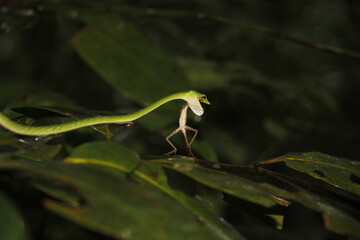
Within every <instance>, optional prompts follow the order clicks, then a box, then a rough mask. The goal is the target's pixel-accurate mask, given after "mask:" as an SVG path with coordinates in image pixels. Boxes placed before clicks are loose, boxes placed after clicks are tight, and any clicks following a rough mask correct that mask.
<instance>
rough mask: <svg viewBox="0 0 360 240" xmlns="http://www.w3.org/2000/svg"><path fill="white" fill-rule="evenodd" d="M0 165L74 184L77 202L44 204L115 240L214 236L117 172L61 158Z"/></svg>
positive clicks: (182, 210)
mask: <svg viewBox="0 0 360 240" xmlns="http://www.w3.org/2000/svg"><path fill="white" fill-rule="evenodd" d="M0 167H1V168H2V169H7V170H16V171H19V172H21V173H26V174H27V175H31V176H32V178H34V179H42V181H44V180H46V181H50V182H53V181H57V182H59V183H63V184H66V185H69V186H71V187H72V188H75V189H77V191H79V193H80V194H81V195H82V198H83V199H84V200H83V201H84V204H83V205H82V206H81V207H78V208H73V207H70V206H67V205H64V204H62V203H59V202H56V201H53V200H46V201H45V206H46V207H47V208H49V209H51V210H52V211H54V212H56V213H58V214H60V215H62V216H64V217H66V218H69V219H71V220H73V221H76V222H78V223H79V224H81V225H83V226H85V227H87V228H90V229H93V230H95V231H99V232H102V233H103V234H106V235H110V236H113V237H115V238H119V239H120V238H121V239H169V238H172V239H185V238H196V239H215V238H214V237H213V236H212V235H211V234H210V232H209V230H208V229H207V228H204V227H203V224H202V223H201V221H198V220H197V219H196V217H195V216H194V215H193V214H192V213H190V212H189V211H187V210H186V209H185V208H183V207H182V206H181V205H179V204H178V203H176V202H174V201H172V200H171V198H169V197H168V196H166V195H164V194H163V193H161V192H159V191H158V190H156V189H155V188H153V187H151V186H149V185H144V184H138V183H135V182H131V181H130V182H129V181H124V179H123V177H122V176H121V175H122V174H121V172H117V174H114V173H113V172H111V171H106V170H105V169H101V167H96V168H95V167H94V166H88V165H84V164H81V165H80V164H69V163H62V162H27V161H22V162H10V161H7V162H4V161H3V162H1V163H0ZM48 193H49V192H48ZM54 197H56V196H54Z"/></svg>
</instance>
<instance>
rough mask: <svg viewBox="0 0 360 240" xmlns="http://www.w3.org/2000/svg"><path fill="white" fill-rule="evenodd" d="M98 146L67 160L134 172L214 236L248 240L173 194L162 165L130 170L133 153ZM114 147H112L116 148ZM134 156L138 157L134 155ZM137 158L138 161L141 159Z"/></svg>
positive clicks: (190, 200)
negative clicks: (191, 214) (197, 219)
mask: <svg viewBox="0 0 360 240" xmlns="http://www.w3.org/2000/svg"><path fill="white" fill-rule="evenodd" d="M96 144H99V145H100V146H101V147H97V146H95V145H96ZM96 144H94V143H89V144H84V145H82V146H80V147H78V148H77V149H75V150H74V152H73V153H72V154H71V156H70V157H69V158H67V159H66V161H67V162H71V163H79V164H94V165H98V166H107V167H110V168H112V169H115V170H120V171H125V172H129V171H130V170H131V172H132V174H134V175H135V176H138V177H139V178H140V179H141V180H142V181H146V182H148V183H150V184H152V185H154V186H155V187H157V188H158V189H160V190H161V191H163V192H165V193H167V194H168V195H170V196H171V197H173V198H174V199H176V200H177V201H178V202H179V203H180V204H182V205H183V206H184V207H185V208H187V209H188V210H189V211H190V212H192V213H193V214H195V215H196V216H197V217H198V218H199V219H201V221H202V222H203V223H204V224H205V225H206V226H207V227H208V229H209V230H211V231H212V232H214V234H215V235H217V236H218V237H219V238H220V239H244V238H243V237H242V236H240V235H239V233H238V232H237V231H236V230H235V229H234V228H233V227H232V226H231V225H229V224H228V223H227V222H225V221H224V220H222V219H220V218H219V217H218V216H216V215H214V214H213V213H212V212H210V211H209V210H208V209H207V208H206V207H205V206H204V205H203V203H201V202H200V201H199V200H197V199H195V198H192V197H188V196H187V195H185V194H183V193H182V192H179V191H175V190H173V189H172V188H171V187H170V186H169V185H168V183H167V177H166V175H165V173H164V170H163V168H162V166H161V165H159V164H155V163H151V162H148V161H141V163H139V162H136V163H137V165H138V168H136V169H132V168H128V167H126V165H128V163H127V162H128V161H129V160H128V159H129V155H131V154H130V153H129V151H130V150H128V149H126V148H125V147H122V146H119V145H116V146H118V147H115V146H114V149H112V148H111V147H109V146H107V145H109V143H96ZM110 146H112V144H111V145H110ZM98 149H100V151H99V153H96V151H98ZM101 149H102V150H101ZM86 150H87V151H89V152H91V154H90V153H89V154H88V153H86ZM105 150H106V151H105ZM113 150H115V151H114V152H115V153H111V151H113ZM115 155H116V156H115ZM121 155H122V156H121ZM133 155H135V154H134V153H133ZM94 156H96V157H94ZM135 156H136V157H137V155H135ZM86 157H89V158H86ZM131 158H132V157H130V159H131ZM137 160H139V159H137ZM134 162H135V161H134ZM114 173H116V171H114Z"/></svg>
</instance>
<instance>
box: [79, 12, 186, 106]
mask: <svg viewBox="0 0 360 240" xmlns="http://www.w3.org/2000/svg"><path fill="white" fill-rule="evenodd" d="M79 17H80V18H81V19H82V20H84V21H85V22H86V23H87V24H88V26H87V27H86V28H85V29H83V30H82V31H81V32H80V33H78V34H77V35H76V36H75V37H74V39H73V45H74V47H75V49H76V51H77V52H78V53H79V55H80V56H81V57H82V58H83V59H84V60H85V61H86V62H87V63H88V64H89V65H90V66H92V67H93V69H94V70H95V71H96V72H97V73H99V74H100V76H102V77H103V78H104V80H106V81H107V82H109V83H110V84H111V85H113V86H114V87H115V88H116V89H117V90H118V91H120V92H123V93H124V94H125V95H127V96H129V97H131V98H132V99H135V100H137V101H139V102H141V103H143V104H150V103H152V102H153V101H155V100H158V98H159V97H164V96H166V95H168V94H171V93H174V92H176V91H181V90H188V87H189V83H188V81H187V79H186V77H185V76H184V75H183V74H182V73H181V72H180V71H179V70H177V67H176V65H175V63H174V61H173V60H172V59H171V57H170V56H169V55H168V54H167V53H166V52H165V51H164V50H163V49H162V48H161V47H160V46H158V45H157V44H156V43H155V42H154V41H152V40H151V39H149V38H148V37H147V36H145V35H144V34H142V33H141V32H139V31H138V30H137V29H136V28H135V27H134V26H132V25H131V24H130V23H127V22H125V21H122V20H121V19H119V18H117V17H115V16H112V15H109V14H106V15H105V14H97V15H96V14H92V15H90V14H79Z"/></svg>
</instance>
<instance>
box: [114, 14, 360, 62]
mask: <svg viewBox="0 0 360 240" xmlns="http://www.w3.org/2000/svg"><path fill="white" fill-rule="evenodd" d="M112 10H114V11H119V12H128V13H135V14H145V15H149V16H164V17H177V18H185V17H186V18H196V19H198V20H202V19H209V20H213V21H216V22H220V23H225V24H228V25H232V26H235V27H240V28H246V29H249V30H251V31H255V32H260V33H263V34H267V35H270V36H272V37H275V38H278V39H281V40H286V41H289V42H292V43H295V44H298V45H302V46H304V47H308V48H312V49H316V50H319V51H323V52H327V53H332V54H337V55H342V56H346V57H352V58H359V59H360V53H357V52H352V51H348V50H345V49H341V48H338V47H334V46H329V45H324V44H319V43H313V42H310V41H307V40H305V39H301V38H296V37H294V36H291V35H288V34H285V33H282V32H280V31H276V30H273V29H270V28H267V27H263V26H259V25H254V24H249V23H246V22H242V21H237V20H232V19H229V18H226V17H222V16H218V15H211V14H206V13H202V12H188V11H177V10H163V9H161V10H160V9H154V8H133V7H115V8H112Z"/></svg>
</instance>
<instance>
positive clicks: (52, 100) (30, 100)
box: [4, 92, 76, 117]
mask: <svg viewBox="0 0 360 240" xmlns="http://www.w3.org/2000/svg"><path fill="white" fill-rule="evenodd" d="M28 106H47V107H49V106H56V108H75V107H76V105H75V104H74V103H73V102H72V101H70V100H69V99H68V98H66V97H64V96H62V95H60V94H58V93H54V92H42V93H37V94H30V95H26V96H23V97H22V98H21V99H18V100H17V101H13V102H11V103H10V104H8V105H7V106H6V108H5V109H4V112H5V114H6V115H8V116H10V117H11V116H18V114H15V113H14V111H13V110H12V109H13V108H15V109H18V111H20V112H22V111H24V110H25V109H26V107H28ZM21 107H25V108H21Z"/></svg>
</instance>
